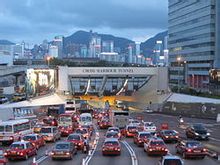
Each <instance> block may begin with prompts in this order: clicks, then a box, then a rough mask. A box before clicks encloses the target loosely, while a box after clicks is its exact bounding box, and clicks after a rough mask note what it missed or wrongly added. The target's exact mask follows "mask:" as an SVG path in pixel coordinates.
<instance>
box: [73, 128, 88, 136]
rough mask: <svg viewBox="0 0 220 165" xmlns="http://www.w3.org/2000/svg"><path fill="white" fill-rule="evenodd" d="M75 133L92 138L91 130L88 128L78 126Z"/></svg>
mask: <svg viewBox="0 0 220 165" xmlns="http://www.w3.org/2000/svg"><path fill="white" fill-rule="evenodd" d="M75 133H78V134H81V135H82V136H83V138H86V139H90V132H89V130H88V129H87V128H77V129H76V130H75Z"/></svg>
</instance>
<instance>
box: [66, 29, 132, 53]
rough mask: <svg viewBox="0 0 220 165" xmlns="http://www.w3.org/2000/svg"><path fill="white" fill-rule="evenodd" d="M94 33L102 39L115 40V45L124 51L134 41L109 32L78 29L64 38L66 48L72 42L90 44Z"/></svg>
mask: <svg viewBox="0 0 220 165" xmlns="http://www.w3.org/2000/svg"><path fill="white" fill-rule="evenodd" d="M92 34H95V35H98V36H99V37H101V40H102V41H108V40H112V41H114V47H119V48H120V49H121V51H122V52H123V51H125V49H126V48H127V46H128V44H130V43H134V41H132V40H129V39H126V38H122V37H115V36H113V35H109V34H98V33H91V32H86V31H82V30H80V31H77V32H75V33H74V34H72V35H70V36H68V37H65V38H64V49H65V47H66V45H68V44H70V43H72V44H84V45H87V46H89V42H90V38H91V35H92Z"/></svg>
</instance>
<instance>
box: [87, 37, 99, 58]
mask: <svg viewBox="0 0 220 165" xmlns="http://www.w3.org/2000/svg"><path fill="white" fill-rule="evenodd" d="M100 53H101V37H99V36H98V34H97V33H91V39H90V43H89V57H90V58H97V57H99V55H100Z"/></svg>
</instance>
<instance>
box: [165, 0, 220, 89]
mask: <svg viewBox="0 0 220 165" xmlns="http://www.w3.org/2000/svg"><path fill="white" fill-rule="evenodd" d="M168 22H169V25H168V35H169V39H168V49H169V65H170V83H171V85H175V86H181V85H183V84H187V85H188V86H190V87H193V88H195V89H200V90H206V89H207V88H208V85H209V70H210V69H211V68H220V48H219V47H220V30H219V29H220V1H219V0H190V1H189V0H187V1H186V0H169V20H168Z"/></svg>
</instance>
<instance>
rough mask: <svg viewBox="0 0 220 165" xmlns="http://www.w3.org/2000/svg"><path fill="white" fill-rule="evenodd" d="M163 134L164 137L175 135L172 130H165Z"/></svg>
mask: <svg viewBox="0 0 220 165" xmlns="http://www.w3.org/2000/svg"><path fill="white" fill-rule="evenodd" d="M164 134H165V135H175V134H176V133H175V132H174V131H172V130H167V131H164Z"/></svg>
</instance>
